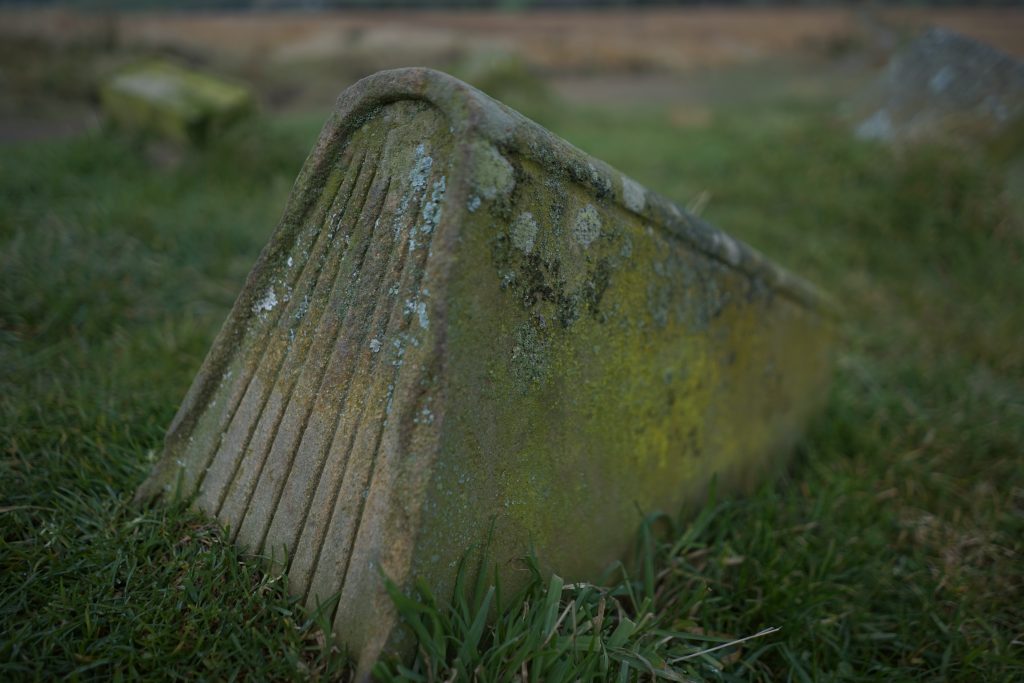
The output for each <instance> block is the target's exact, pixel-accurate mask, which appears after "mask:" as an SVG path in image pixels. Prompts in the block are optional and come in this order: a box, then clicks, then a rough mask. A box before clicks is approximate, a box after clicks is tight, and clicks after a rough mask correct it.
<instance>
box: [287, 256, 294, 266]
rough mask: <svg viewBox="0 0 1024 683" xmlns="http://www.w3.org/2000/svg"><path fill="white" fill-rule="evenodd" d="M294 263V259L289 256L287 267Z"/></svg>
mask: <svg viewBox="0 0 1024 683" xmlns="http://www.w3.org/2000/svg"><path fill="white" fill-rule="evenodd" d="M294 265H295V260H294V259H293V258H292V257H291V256H289V257H288V267H289V268H291V267H292V266H294Z"/></svg>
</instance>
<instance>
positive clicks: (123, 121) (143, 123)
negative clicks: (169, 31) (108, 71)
mask: <svg viewBox="0 0 1024 683" xmlns="http://www.w3.org/2000/svg"><path fill="white" fill-rule="evenodd" d="M100 99H101V101H102V104H103V111H104V113H105V115H106V116H107V117H108V118H109V119H110V120H112V121H114V122H115V123H117V124H118V125H121V126H124V127H127V128H131V129H135V130H141V131H144V132H148V133H155V134H158V135H162V136H166V137H169V138H172V139H175V140H179V141H182V142H202V141H203V140H205V139H206V138H207V137H208V136H209V135H211V134H213V133H215V132H217V131H218V130H223V128H224V127H226V126H228V125H230V124H231V123H232V122H234V121H236V120H238V119H239V118H241V117H242V116H244V115H245V114H247V113H248V112H249V111H250V110H251V109H252V107H253V98H252V95H251V93H250V92H249V90H248V89H247V88H245V87H243V86H240V85H235V84H233V83H228V82H225V81H222V80H220V79H218V78H215V77H213V76H211V75H209V74H204V73H200V72H198V71H192V70H190V69H185V68H183V67H180V66H178V65H176V64H173V63H171V62H166V61H151V62H146V63H144V64H138V65H136V66H133V67H130V68H128V69H125V70H123V71H121V72H119V73H118V74H116V75H115V76H113V77H112V78H111V79H110V80H109V81H107V82H106V83H104V84H103V85H102V87H101V88H100Z"/></svg>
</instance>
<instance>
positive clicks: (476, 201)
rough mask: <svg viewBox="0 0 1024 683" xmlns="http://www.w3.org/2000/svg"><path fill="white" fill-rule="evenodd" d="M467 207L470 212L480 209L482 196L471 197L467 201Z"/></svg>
mask: <svg viewBox="0 0 1024 683" xmlns="http://www.w3.org/2000/svg"><path fill="white" fill-rule="evenodd" d="M466 208H467V209H469V212H470V213H473V212H474V211H476V210H477V209H479V208H480V197H477V196H476V195H473V196H472V197H470V198H469V201H468V202H466Z"/></svg>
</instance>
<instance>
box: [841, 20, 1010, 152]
mask: <svg viewBox="0 0 1024 683" xmlns="http://www.w3.org/2000/svg"><path fill="white" fill-rule="evenodd" d="M848 113H849V114H850V116H851V118H853V119H854V120H855V121H856V123H855V128H854V132H855V133H856V135H857V136H858V137H860V138H863V139H875V140H883V141H888V142H893V141H902V140H908V141H909V140H916V139H920V138H926V137H934V136H939V135H943V134H950V133H954V134H955V133H966V134H969V135H976V134H978V133H991V132H996V131H999V130H1001V129H1003V128H1004V127H1005V126H1008V125H1010V124H1011V123H1012V122H1014V121H1016V120H1018V119H1019V118H1020V117H1021V116H1022V115H1024V63H1022V62H1021V61H1019V60H1017V59H1015V58H1013V57H1011V56H1010V55H1007V54H1005V53H1003V52H1000V51H999V50H996V49H995V48H992V47H990V46H988V45H985V44H984V43H980V42H978V41H976V40H973V39H972V38H968V37H967V36H963V35H960V34H958V33H954V32H953V31H949V30H947V29H941V28H933V29H929V30H927V31H925V32H924V34H922V35H921V36H920V37H918V38H917V39H915V40H914V41H912V42H911V43H910V44H909V45H907V46H906V47H905V48H904V49H902V50H900V51H899V52H898V53H897V54H895V55H894V56H893V58H892V59H891V60H890V62H889V64H888V65H887V66H886V68H885V70H884V72H883V73H882V75H881V76H880V77H879V78H878V80H877V81H876V82H875V83H873V84H872V85H871V86H870V87H869V89H868V90H867V91H865V93H863V94H862V95H861V96H860V97H859V98H857V99H855V100H854V101H852V102H851V103H850V104H849V105H848Z"/></svg>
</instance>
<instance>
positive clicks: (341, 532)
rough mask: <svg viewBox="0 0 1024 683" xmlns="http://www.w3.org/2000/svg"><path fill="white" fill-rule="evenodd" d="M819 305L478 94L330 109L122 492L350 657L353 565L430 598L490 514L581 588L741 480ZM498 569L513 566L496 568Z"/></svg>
mask: <svg viewBox="0 0 1024 683" xmlns="http://www.w3.org/2000/svg"><path fill="white" fill-rule="evenodd" d="M825 309H826V306H825V304H824V302H823V300H822V297H821V296H820V295H819V294H817V293H816V291H815V290H814V289H813V288H812V287H811V286H810V285H808V284H806V283H805V282H803V281H802V280H800V279H798V278H796V277H794V276H792V275H790V274H788V273H786V272H784V271H782V270H781V269H779V268H777V267H775V266H774V265H772V264H771V263H770V262H768V261H767V260H765V259H764V258H763V257H762V256H760V255H758V254H757V253H755V252H754V251H753V250H751V249H750V248H748V247H746V246H745V245H743V244H741V243H739V242H737V241H735V240H733V239H732V238H730V237H729V236H727V235H726V234H724V233H722V232H719V231H718V230H716V229H714V228H712V227H711V226H709V225H707V224H706V223H704V222H702V221H700V220H699V219H697V218H695V217H693V216H691V215H689V214H687V213H685V212H684V211H681V210H680V209H678V208H676V207H675V206H674V205H673V204H670V203H669V202H667V201H665V200H664V199H662V198H661V197H659V196H657V195H655V194H654V193H652V192H650V191H649V190H647V189H645V188H644V187H642V186H641V185H639V184H638V183H636V182H635V181H633V180H631V179H630V178H628V177H626V176H624V175H622V174H621V173H619V172H617V171H615V170H613V169H612V168H610V167H608V166H607V165H605V164H603V163H602V162H600V161H597V160H596V159H593V158H591V157H588V156H587V155H586V154H584V153H583V152H581V151H579V150H577V149H575V148H574V147H572V146H570V145H569V144H568V143H566V142H564V141H563V140H560V139H559V138H557V137H555V136H554V135H552V134H551V133H549V132H547V131H545V130H544V129H542V128H541V127H539V126H537V125H536V124H534V123H532V122H530V121H528V120H526V119H525V118H523V117H522V116H520V115H518V114H517V113H515V112H513V111H511V110H510V109H508V108H506V107H504V106H502V105H501V104H499V103H497V102H495V101H493V100H491V99H490V98H488V97H487V96H485V95H483V94H482V93H480V92H479V91H477V90H474V89H473V88H471V87H469V86H468V85H466V84H464V83H462V82H459V81H457V80H455V79H453V78H451V77H448V76H445V75H443V74H440V73H437V72H433V71H429V70H422V69H408V70H398V71H390V72H383V73H380V74H377V75H375V76H372V77H370V78H368V79H365V80H363V81H360V82H359V83H357V84H356V85H354V86H352V87H351V88H350V89H349V90H347V91H346V92H345V93H344V94H343V95H342V96H341V98H340V99H339V100H338V104H337V108H336V111H335V113H334V115H333V116H332V118H331V119H330V120H329V121H328V122H327V124H326V126H325V127H324V130H323V132H322V134H321V136H320V139H319V141H318V142H317V145H316V147H315V149H314V150H313V152H312V154H311V155H310V157H309V159H308V160H307V162H306V164H305V166H304V168H303V170H302V172H301V174H300V176H299V178H298V180H297V182H296V185H295V189H294V191H293V192H292V196H291V198H290V199H289V203H288V207H287V209H286V212H285V215H284V218H283V219H282V221H281V224H280V226H279V227H278V229H277V231H276V233H275V234H274V236H273V238H272V239H271V241H270V243H269V244H268V245H267V247H266V248H265V249H264V251H263V253H262V255H261V256H260V258H259V261H258V262H257V264H256V266H255V267H254V269H253V271H252V273H251V274H250V276H249V280H248V282H247V283H246V286H245V289H244V290H243V291H242V293H241V295H240V296H239V299H238V301H237V302H236V304H235V307H234V309H233V310H232V312H231V314H230V316H229V318H228V320H227V322H226V323H225V325H224V328H223V330H222V331H221V333H220V335H219V336H218V337H217V339H216V341H215V342H214V345H213V348H212V350H211V351H210V354H209V356H208V357H207V359H206V361H205V362H204V364H203V366H202V369H201V370H200V372H199V375H198V376H197V377H196V380H195V382H194V384H193V385H192V388H191V389H190V391H189V393H188V395H187V397H186V398H185V401H184V403H183V404H182V406H181V409H180V410H179V412H178V414H177V416H176V417H175V420H174V422H173V423H172V425H171V427H170V430H169V433H168V436H167V442H166V450H165V453H164V455H163V458H162V460H161V462H160V463H159V465H158V467H157V469H156V470H155V472H154V474H153V475H152V477H151V478H150V479H149V480H148V481H147V482H146V483H145V485H144V486H143V487H142V488H141V489H140V492H139V495H140V497H142V498H145V497H148V496H152V495H158V494H165V495H172V496H186V497H191V496H194V500H195V505H196V507H198V508H199V509H200V510H202V511H204V512H206V513H208V514H210V515H213V516H216V517H217V518H218V519H219V520H221V521H222V522H223V523H224V524H225V525H226V526H227V527H228V528H229V530H230V534H231V537H232V538H233V539H234V540H235V541H236V542H237V543H239V544H242V545H243V546H245V547H247V548H249V549H250V550H252V551H254V552H259V553H262V554H264V555H266V556H270V557H271V558H272V561H273V562H275V563H277V564H278V566H279V567H280V568H281V569H283V570H285V571H287V574H288V578H289V585H290V587H291V589H292V590H293V591H295V592H296V593H297V594H299V595H302V596H304V597H305V600H306V601H307V603H308V604H310V605H314V604H316V603H317V601H322V600H326V599H328V598H329V597H330V596H334V595H340V600H339V604H338V608H337V611H336V615H335V617H334V626H335V630H336V631H337V633H338V634H339V637H340V638H341V639H342V640H343V641H344V642H345V643H346V644H348V645H349V646H350V647H351V648H353V650H354V651H355V652H357V653H359V656H360V661H361V665H362V666H363V668H364V670H366V667H367V666H369V665H370V664H371V663H372V662H373V661H374V659H375V658H376V657H377V655H378V654H379V653H380V651H381V649H382V648H383V647H385V645H386V643H388V642H389V639H391V640H390V642H391V643H392V645H393V646H396V647H400V646H401V643H400V641H401V638H402V636H401V632H400V631H397V632H396V631H395V630H394V627H395V613H394V610H393V609H392V605H391V603H390V600H389V599H388V597H387V595H386V594H385V592H384V591H383V590H382V582H381V577H380V572H384V573H385V574H387V575H388V576H390V577H392V578H393V579H394V580H395V581H396V582H398V583H399V584H404V583H407V582H408V581H409V580H410V579H411V577H414V576H415V577H422V578H424V579H425V580H426V581H427V582H428V584H429V585H431V586H433V587H434V588H435V589H436V591H437V593H438V594H439V595H445V593H446V591H447V590H450V588H451V586H452V582H453V579H454V575H455V571H456V564H457V561H458V560H459V558H460V557H462V555H463V553H464V552H465V551H466V550H467V549H468V548H470V547H471V546H472V545H474V544H476V543H479V542H480V541H482V540H483V539H484V537H485V535H486V534H487V530H488V529H489V527H490V525H491V524H492V522H493V524H494V530H495V533H494V538H495V544H494V546H493V547H492V551H493V552H494V554H495V557H496V559H497V561H498V562H499V566H501V567H503V568H506V570H507V569H508V567H509V566H510V565H509V562H508V561H509V560H513V559H517V558H520V557H522V556H524V555H525V554H526V553H527V552H528V551H529V549H530V548H531V547H532V548H534V549H535V550H536V552H537V555H538V556H539V558H540V560H541V562H542V563H543V564H544V566H545V567H547V568H550V569H554V570H557V571H558V572H559V573H561V574H562V575H563V576H566V577H569V578H571V579H587V578H594V577H595V576H596V575H597V574H598V573H599V572H600V571H601V570H602V569H603V568H605V567H606V566H607V564H608V563H609V562H611V561H612V560H614V559H616V558H619V557H621V556H622V555H623V554H624V553H625V552H626V551H627V550H628V548H629V547H630V544H631V542H632V538H633V534H634V533H635V531H636V529H637V527H638V525H639V523H640V521H641V517H642V515H643V514H644V513H646V512H652V511H655V510H663V511H672V512H674V511H679V510H680V509H681V507H682V506H684V505H686V504H688V503H692V502H694V501H696V500H698V499H699V498H700V497H701V496H702V494H703V491H704V489H705V487H706V486H707V484H708V482H709V479H710V478H711V477H712V476H713V475H717V476H718V477H719V481H720V486H722V487H725V488H730V489H737V488H742V487H745V486H748V485H750V484H751V483H753V482H754V481H756V480H757V479H758V478H759V477H761V476H762V475H763V474H765V473H766V472H767V471H769V470H770V469H771V468H772V466H773V464H774V463H777V462H778V461H779V459H780V458H781V457H783V456H784V455H785V454H786V453H787V452H788V451H789V450H790V448H791V446H792V445H793V442H794V440H795V439H796V438H797V436H798V435H799V433H800V431H801V429H802V428H803V426H804V423H805V421H806V419H807V417H808V414H809V413H810V412H811V411H812V410H813V409H814V408H815V407H816V406H817V405H818V404H819V402H820V400H821V398H822V393H823V391H824V389H825V386H826V383H827V380H828V374H829V362H828V350H827V347H828V341H829V337H830V334H831V332H830V330H831V328H832V325H831V324H830V318H829V316H828V315H827V314H826V313H825ZM506 579H507V580H508V581H509V583H511V584H514V583H515V582H516V580H517V579H516V573H515V572H511V571H508V575H507V576H506Z"/></svg>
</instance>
